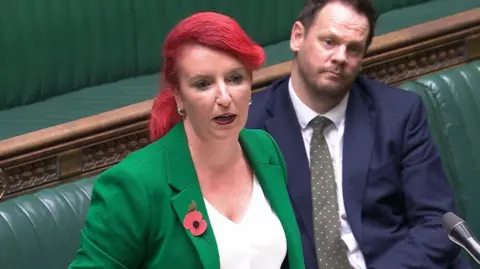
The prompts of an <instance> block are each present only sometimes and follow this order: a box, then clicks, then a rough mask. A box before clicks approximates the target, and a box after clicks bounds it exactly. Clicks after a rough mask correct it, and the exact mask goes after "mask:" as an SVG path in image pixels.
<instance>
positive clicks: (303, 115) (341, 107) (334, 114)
mask: <svg viewBox="0 0 480 269" xmlns="http://www.w3.org/2000/svg"><path fill="white" fill-rule="evenodd" d="M288 91H289V94H290V99H291V100H292V104H293V108H294V110H295V113H296V114H297V119H298V122H299V124H300V127H301V128H302V129H305V128H307V127H308V124H309V123H310V121H311V120H312V119H313V118H315V117H317V116H324V117H326V118H328V119H330V120H331V121H332V122H333V123H334V125H335V128H337V129H338V128H339V127H340V126H341V125H342V124H343V123H344V121H345V113H346V110H347V101H348V96H349V93H347V94H346V95H345V97H344V98H343V99H342V101H341V102H340V103H339V104H338V105H336V106H335V107H333V108H332V109H331V110H330V111H328V112H327V113H325V114H318V113H317V112H315V111H313V110H312V109H311V108H309V107H308V106H307V105H305V103H303V102H302V100H300V98H299V97H298V96H297V94H296V93H295V90H294V89H293V86H292V79H291V78H290V79H289V81H288Z"/></svg>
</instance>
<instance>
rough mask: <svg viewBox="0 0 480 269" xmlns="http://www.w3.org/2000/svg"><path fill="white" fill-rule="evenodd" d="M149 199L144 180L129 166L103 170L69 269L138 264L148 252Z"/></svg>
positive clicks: (126, 267) (106, 268)
mask: <svg viewBox="0 0 480 269" xmlns="http://www.w3.org/2000/svg"><path fill="white" fill-rule="evenodd" d="M149 208H150V203H149V199H148V196H147V193H146V190H145V188H144V186H143V185H142V183H141V182H140V181H139V180H138V179H137V178H135V177H134V176H132V175H130V174H129V171H128V170H126V169H121V168H119V167H114V168H113V169H110V170H107V171H106V172H104V173H103V174H101V175H100V176H99V177H98V179H97V181H96V183H95V186H94V189H93V192H92V199H91V204H90V207H89V209H88V213H87V217H86V220H85V227H84V228H83V230H82V232H81V247H80V249H79V250H78V252H77V256H76V259H75V260H74V261H73V262H72V264H70V266H69V269H87V268H88V269H97V268H98V269H100V268H102V269H133V268H138V266H139V265H140V262H141V260H142V257H143V255H144V252H145V246H146V239H145V238H146V231H145V229H146V228H145V227H147V226H148V223H149V214H150V213H149V212H150V210H149Z"/></svg>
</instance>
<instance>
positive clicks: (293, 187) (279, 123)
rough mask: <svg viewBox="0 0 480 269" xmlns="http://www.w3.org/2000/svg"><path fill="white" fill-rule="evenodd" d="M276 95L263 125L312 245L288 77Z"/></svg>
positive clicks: (304, 168)
mask: <svg viewBox="0 0 480 269" xmlns="http://www.w3.org/2000/svg"><path fill="white" fill-rule="evenodd" d="M274 94H276V95H277V96H276V97H275V98H272V100H274V102H273V103H270V104H268V105H267V108H268V109H269V111H270V113H271V114H272V118H270V119H268V120H266V122H265V129H266V130H267V131H268V132H269V133H270V134H271V135H272V136H273V138H274V139H275V141H276V142H277V144H278V146H279V147H280V149H281V151H282V153H283V156H284V159H285V162H286V164H287V167H288V169H287V172H288V183H287V184H288V185H287V186H288V190H289V194H290V199H291V202H292V205H293V207H294V208H295V211H296V213H297V214H298V215H299V217H300V220H299V223H300V224H303V226H304V227H305V229H304V230H306V232H307V233H308V238H309V239H310V244H312V246H313V247H314V246H315V242H314V236H313V219H312V203H311V199H310V198H309V197H311V188H310V167H309V165H308V159H307V155H306V153H305V146H304V142H303V137H302V134H301V131H300V125H299V123H298V119H297V116H296V114H295V110H294V108H293V105H292V102H291V100H290V96H289V94H288V79H287V80H286V81H285V82H284V83H283V85H282V87H279V88H277V89H276V90H275V93H274Z"/></svg>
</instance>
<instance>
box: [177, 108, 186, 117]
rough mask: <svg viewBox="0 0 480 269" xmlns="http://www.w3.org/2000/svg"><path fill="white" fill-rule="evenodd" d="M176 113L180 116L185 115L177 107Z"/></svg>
mask: <svg viewBox="0 0 480 269" xmlns="http://www.w3.org/2000/svg"><path fill="white" fill-rule="evenodd" d="M177 113H178V115H180V116H182V117H183V116H185V114H184V113H183V110H182V109H181V108H179V107H177Z"/></svg>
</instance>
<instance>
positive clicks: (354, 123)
mask: <svg viewBox="0 0 480 269" xmlns="http://www.w3.org/2000/svg"><path fill="white" fill-rule="evenodd" d="M357 82H358V80H357ZM375 116H376V115H375V111H374V110H373V109H371V100H370V99H369V97H368V96H367V94H366V91H365V90H364V89H362V88H361V87H360V86H359V85H358V83H355V84H354V86H353V88H352V91H351V93H350V97H349V100H348V105H347V112H346V119H345V132H344V139H343V183H342V185H343V199H344V203H345V209H346V211H347V218H348V222H349V224H350V226H351V229H352V231H353V234H354V235H355V238H356V240H357V242H360V241H361V237H362V214H361V213H362V203H363V197H364V193H365V187H366V184H367V175H368V169H369V165H370V158H371V155H372V151H373V146H374V141H375V136H374V134H375V132H374V128H375V119H376V117H375Z"/></svg>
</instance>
